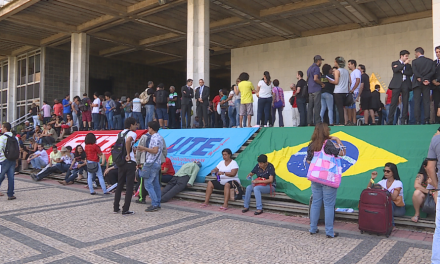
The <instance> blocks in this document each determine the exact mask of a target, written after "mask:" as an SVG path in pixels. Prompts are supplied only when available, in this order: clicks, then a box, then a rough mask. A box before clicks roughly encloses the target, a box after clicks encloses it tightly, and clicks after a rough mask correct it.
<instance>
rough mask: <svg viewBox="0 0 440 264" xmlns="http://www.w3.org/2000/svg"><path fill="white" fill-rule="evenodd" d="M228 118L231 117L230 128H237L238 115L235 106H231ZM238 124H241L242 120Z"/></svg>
mask: <svg viewBox="0 0 440 264" xmlns="http://www.w3.org/2000/svg"><path fill="white" fill-rule="evenodd" d="M228 116H229V127H233V126H236V125H237V120H236V119H235V118H236V116H237V113H236V108H235V105H234V106H232V105H230V106H229V110H228ZM238 122H240V119H239V120H238Z"/></svg>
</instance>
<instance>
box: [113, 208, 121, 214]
mask: <svg viewBox="0 0 440 264" xmlns="http://www.w3.org/2000/svg"><path fill="white" fill-rule="evenodd" d="M120 212H121V209H118V211H113V213H114V214H119V213H120Z"/></svg>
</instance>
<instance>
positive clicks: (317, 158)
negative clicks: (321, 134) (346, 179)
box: [307, 140, 342, 188]
mask: <svg viewBox="0 0 440 264" xmlns="http://www.w3.org/2000/svg"><path fill="white" fill-rule="evenodd" d="M326 143H327V140H326V141H325V142H324V144H323V145H322V148H321V151H320V152H315V154H314V156H313V159H312V162H311V163H310V167H309V171H308V172H307V179H308V180H309V181H312V182H316V183H321V184H324V185H327V186H330V187H333V188H338V187H339V185H340V184H341V177H342V166H341V158H339V157H335V156H333V155H329V154H327V153H325V152H324V146H325V144H326Z"/></svg>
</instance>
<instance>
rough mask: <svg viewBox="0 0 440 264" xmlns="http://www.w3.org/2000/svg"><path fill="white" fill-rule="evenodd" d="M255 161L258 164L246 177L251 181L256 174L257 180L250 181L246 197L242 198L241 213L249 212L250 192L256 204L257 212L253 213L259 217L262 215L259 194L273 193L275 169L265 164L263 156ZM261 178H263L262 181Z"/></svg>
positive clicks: (265, 157)
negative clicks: (242, 207)
mask: <svg viewBox="0 0 440 264" xmlns="http://www.w3.org/2000/svg"><path fill="white" fill-rule="evenodd" d="M257 161H258V164H257V165H256V166H255V167H254V169H253V170H252V171H251V173H249V174H248V176H247V178H248V179H251V178H252V176H254V175H255V174H256V175H257V179H255V180H252V184H251V185H249V186H248V187H247V188H246V195H245V198H244V209H243V210H241V212H242V213H246V212H247V211H249V205H250V202H251V195H252V192H254V196H255V201H256V203H257V211H255V213H254V215H259V214H262V213H263V203H262V202H261V194H262V193H272V192H275V187H276V174H275V167H274V166H273V165H272V163H269V162H267V156H266V155H264V154H262V155H260V156H259V157H258V159H257ZM261 178H264V180H263V179H261Z"/></svg>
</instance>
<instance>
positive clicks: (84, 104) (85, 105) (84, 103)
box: [79, 98, 90, 112]
mask: <svg viewBox="0 0 440 264" xmlns="http://www.w3.org/2000/svg"><path fill="white" fill-rule="evenodd" d="M89 100H90V99H89V98H83V99H81V101H80V102H79V110H81V111H82V112H85V111H89V110H90V105H89Z"/></svg>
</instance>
